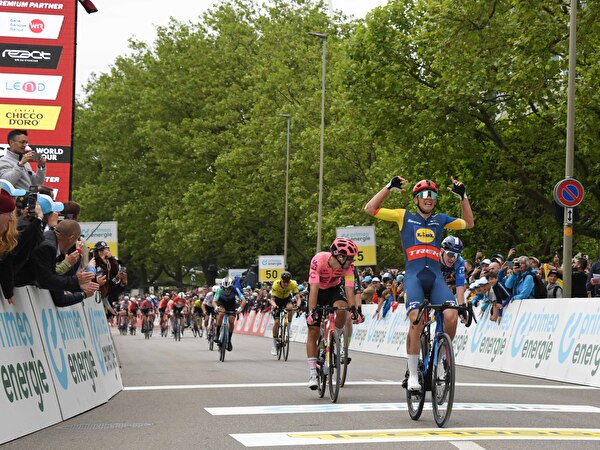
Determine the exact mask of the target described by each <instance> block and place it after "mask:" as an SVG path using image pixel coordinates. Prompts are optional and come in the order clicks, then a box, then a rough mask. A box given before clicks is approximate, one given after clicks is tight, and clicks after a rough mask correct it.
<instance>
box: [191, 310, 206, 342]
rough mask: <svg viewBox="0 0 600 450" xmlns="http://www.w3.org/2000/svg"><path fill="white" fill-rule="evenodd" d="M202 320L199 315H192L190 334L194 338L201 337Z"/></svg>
mask: <svg viewBox="0 0 600 450" xmlns="http://www.w3.org/2000/svg"><path fill="white" fill-rule="evenodd" d="M203 320H204V318H203V317H202V316H201V315H200V314H194V324H193V325H192V334H193V335H194V337H202V322H203Z"/></svg>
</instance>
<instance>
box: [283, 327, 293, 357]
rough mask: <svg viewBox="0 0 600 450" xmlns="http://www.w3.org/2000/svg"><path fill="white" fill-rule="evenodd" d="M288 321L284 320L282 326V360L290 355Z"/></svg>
mask: <svg viewBox="0 0 600 450" xmlns="http://www.w3.org/2000/svg"><path fill="white" fill-rule="evenodd" d="M290 329H291V327H290V323H289V322H288V321H287V320H286V322H285V327H284V328H283V339H282V340H281V344H282V345H283V360H284V361H287V360H288V356H289V355H290Z"/></svg>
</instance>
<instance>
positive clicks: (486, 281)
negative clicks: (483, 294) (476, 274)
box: [477, 277, 490, 286]
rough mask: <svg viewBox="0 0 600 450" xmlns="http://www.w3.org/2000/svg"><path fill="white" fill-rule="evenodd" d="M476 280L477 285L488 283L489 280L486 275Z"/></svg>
mask: <svg viewBox="0 0 600 450" xmlns="http://www.w3.org/2000/svg"><path fill="white" fill-rule="evenodd" d="M477 281H478V282H479V286H484V285H486V284H490V282H489V281H488V279H487V278H486V277H481V278H480V279H479V280H477Z"/></svg>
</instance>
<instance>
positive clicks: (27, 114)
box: [0, 104, 61, 130]
mask: <svg viewBox="0 0 600 450" xmlns="http://www.w3.org/2000/svg"><path fill="white" fill-rule="evenodd" d="M60 111H61V107H60V106H39V105H12V104H4V105H2V104H0V128H10V129H14V128H26V129H27V130H55V129H56V122H57V121H58V117H59V115H60Z"/></svg>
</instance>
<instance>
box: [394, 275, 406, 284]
mask: <svg viewBox="0 0 600 450" xmlns="http://www.w3.org/2000/svg"><path fill="white" fill-rule="evenodd" d="M396 281H397V282H398V283H400V282H402V281H404V275H401V274H398V275H396Z"/></svg>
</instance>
